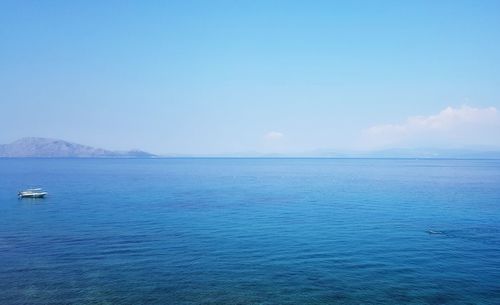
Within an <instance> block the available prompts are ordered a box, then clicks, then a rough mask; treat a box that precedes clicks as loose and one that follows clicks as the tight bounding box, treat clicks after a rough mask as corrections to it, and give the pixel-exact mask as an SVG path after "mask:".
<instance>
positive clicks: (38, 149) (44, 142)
mask: <svg viewBox="0 0 500 305" xmlns="http://www.w3.org/2000/svg"><path fill="white" fill-rule="evenodd" d="M154 156H155V155H153V154H150V153H147V152H144V151H140V150H130V151H112V150H106V149H101V148H95V147H91V146H86V145H81V144H77V143H72V142H67V141H63V140H58V139H48V138H35V137H30V138H22V139H19V140H17V141H14V142H12V143H10V144H3V145H0V157H3V158H19V157H40V158H98V157H116V158H118V157H122V158H148V157H154Z"/></svg>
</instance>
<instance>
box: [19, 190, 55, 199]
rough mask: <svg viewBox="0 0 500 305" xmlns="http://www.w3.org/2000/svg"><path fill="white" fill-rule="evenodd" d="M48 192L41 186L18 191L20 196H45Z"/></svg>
mask: <svg viewBox="0 0 500 305" xmlns="http://www.w3.org/2000/svg"><path fill="white" fill-rule="evenodd" d="M47 194H48V193H47V192H45V191H44V190H42V189H41V188H35V189H27V190H24V191H20V192H19V193H17V195H18V196H19V198H43V197H45V195H47Z"/></svg>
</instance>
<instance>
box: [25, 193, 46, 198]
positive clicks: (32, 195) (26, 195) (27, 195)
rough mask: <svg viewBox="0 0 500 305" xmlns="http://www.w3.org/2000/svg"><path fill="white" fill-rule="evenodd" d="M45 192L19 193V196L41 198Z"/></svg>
mask: <svg viewBox="0 0 500 305" xmlns="http://www.w3.org/2000/svg"><path fill="white" fill-rule="evenodd" d="M45 195H47V193H33V194H23V193H21V194H19V198H43V197H45Z"/></svg>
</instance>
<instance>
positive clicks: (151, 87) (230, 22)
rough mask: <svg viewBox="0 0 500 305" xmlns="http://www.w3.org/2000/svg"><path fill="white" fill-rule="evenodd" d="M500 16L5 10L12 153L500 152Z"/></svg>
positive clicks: (201, 6)
mask: <svg viewBox="0 0 500 305" xmlns="http://www.w3.org/2000/svg"><path fill="white" fill-rule="evenodd" d="M374 12H377V13H374ZM498 12H500V3H499V2H498V1H481V2H474V1H457V2H451V1H450V2H447V1H443V2H439V3H435V2H432V1H421V2H418V3H398V2H391V1H388V2H382V3H375V2H368V1H366V2H365V1H360V2H344V3H340V2H338V3H333V2H329V1H318V2H314V3H313V4H311V3H305V2H300V1H274V2H270V1H251V2H250V1H248V2H233V1H215V2H202V1H169V2H168V3H162V2H148V3H141V2H127V3H124V2H119V1H116V2H113V1H110V2H106V3H102V2H98V1H86V2H64V1H56V2H51V4H48V3H43V2H35V1H32V2H30V1H26V2H17V1H4V2H2V3H0V38H1V40H2V42H3V46H2V48H0V65H1V66H2V69H1V71H0V105H1V107H0V109H1V112H0V143H1V144H4V143H9V142H12V141H14V140H17V139H19V138H22V137H26V136H35V137H47V138H57V139H64V140H68V141H72V142H76V143H82V144H86V145H91V146H94V147H101V148H106V149H110V150H128V149H134V148H137V149H142V150H145V151H149V152H152V153H156V154H169V153H179V154H223V153H229V154H231V153H238V152H248V151H254V152H262V153H284V154H290V153H302V152H308V151H315V150H322V149H332V150H360V151H371V150H380V149H391V148H420V147H434V148H441V149H448V148H464V147H487V148H500V136H499V135H500V113H499V111H500V110H499V109H500V18H499V13H498Z"/></svg>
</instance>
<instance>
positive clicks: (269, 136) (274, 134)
mask: <svg viewBox="0 0 500 305" xmlns="http://www.w3.org/2000/svg"><path fill="white" fill-rule="evenodd" d="M284 136H285V135H284V134H283V133H281V132H279V131H270V132H268V133H266V134H265V135H264V138H265V139H266V140H279V139H282V138H283V137H284Z"/></svg>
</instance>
